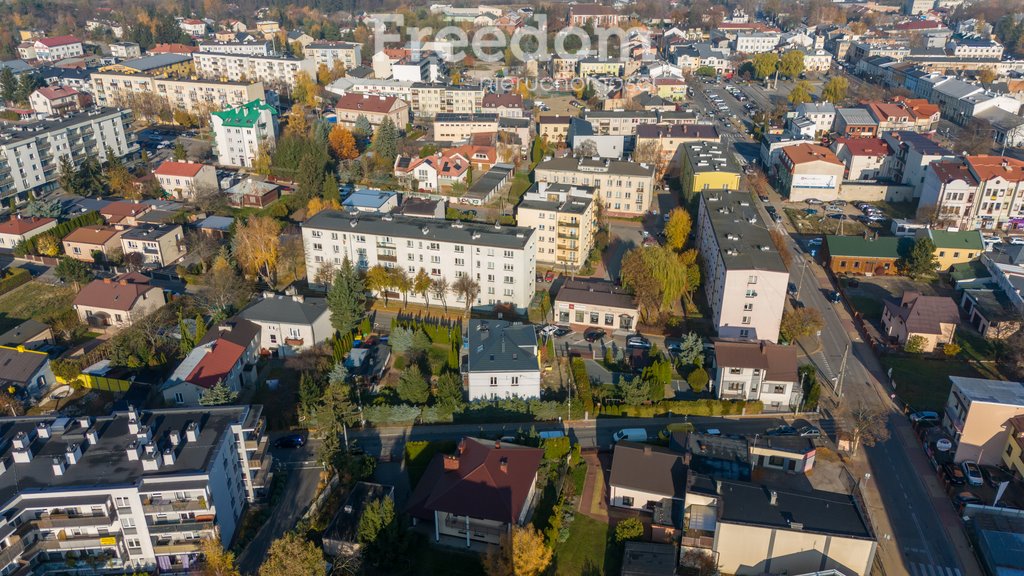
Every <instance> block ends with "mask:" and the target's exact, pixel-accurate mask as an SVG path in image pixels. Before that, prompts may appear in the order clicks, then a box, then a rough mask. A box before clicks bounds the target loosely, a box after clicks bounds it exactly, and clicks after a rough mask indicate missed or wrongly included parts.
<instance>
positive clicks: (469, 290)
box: [452, 274, 480, 318]
mask: <svg viewBox="0 0 1024 576" xmlns="http://www.w3.org/2000/svg"><path fill="white" fill-rule="evenodd" d="M452 290H453V291H454V292H455V294H456V295H458V296H459V297H460V298H462V299H463V301H464V302H465V303H466V317H467V318H468V317H469V311H470V310H472V309H473V303H474V302H476V297H477V296H479V295H480V284H479V283H477V281H476V280H473V279H472V278H470V276H469V274H463V275H462V276H459V277H458V278H456V279H455V283H454V284H452Z"/></svg>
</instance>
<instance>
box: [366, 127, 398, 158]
mask: <svg viewBox="0 0 1024 576" xmlns="http://www.w3.org/2000/svg"><path fill="white" fill-rule="evenodd" d="M372 146H373V151H374V153H375V154H376V155H377V168H378V169H380V170H391V169H392V167H394V165H395V157H396V156H398V128H397V127H395V123H394V122H392V120H391V117H390V116H388V117H386V118H384V121H383V122H381V123H380V126H378V127H377V131H376V132H375V133H374V134H373V144H372Z"/></svg>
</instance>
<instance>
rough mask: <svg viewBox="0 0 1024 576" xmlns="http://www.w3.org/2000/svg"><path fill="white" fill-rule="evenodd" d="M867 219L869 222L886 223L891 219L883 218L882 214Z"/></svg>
mask: <svg viewBox="0 0 1024 576" xmlns="http://www.w3.org/2000/svg"><path fill="white" fill-rule="evenodd" d="M867 219H868V222H885V221H886V220H888V219H889V217H888V216H883V215H881V214H871V215H870V216H868V217H867Z"/></svg>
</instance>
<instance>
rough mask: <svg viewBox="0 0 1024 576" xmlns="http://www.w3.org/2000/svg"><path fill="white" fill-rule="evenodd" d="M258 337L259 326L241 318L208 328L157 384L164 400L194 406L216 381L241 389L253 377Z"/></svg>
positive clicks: (228, 386) (231, 388)
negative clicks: (168, 376) (183, 357)
mask: <svg viewBox="0 0 1024 576" xmlns="http://www.w3.org/2000/svg"><path fill="white" fill-rule="evenodd" d="M259 341H260V327H259V326H258V325H257V324H254V323H252V322H249V321H248V320H245V319H242V318H236V319H234V320H230V321H228V322H225V323H223V324H221V325H219V326H217V327H215V328H213V329H211V330H210V331H209V332H207V334H206V336H204V337H203V339H202V340H201V341H200V342H199V344H197V345H196V347H195V348H193V349H192V351H191V352H189V353H188V355H187V356H185V359H184V360H182V361H181V363H180V364H178V367H177V368H175V369H174V372H173V373H172V374H171V376H170V378H168V379H167V381H166V382H164V384H163V386H161V387H160V392H161V394H162V395H163V397H164V400H165V401H167V402H168V403H171V402H173V403H174V404H177V405H185V406H196V405H198V404H199V403H200V401H201V400H202V398H203V395H204V394H206V392H207V391H209V390H210V389H211V388H213V387H214V386H216V385H217V384H223V385H224V386H226V387H227V388H228V389H230V390H231V391H232V392H238V391H240V390H241V389H242V386H243V385H246V384H250V383H252V382H253V381H255V379H256V370H255V366H256V354H257V352H258V350H259Z"/></svg>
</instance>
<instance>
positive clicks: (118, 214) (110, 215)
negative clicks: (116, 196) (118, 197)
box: [100, 201, 153, 226]
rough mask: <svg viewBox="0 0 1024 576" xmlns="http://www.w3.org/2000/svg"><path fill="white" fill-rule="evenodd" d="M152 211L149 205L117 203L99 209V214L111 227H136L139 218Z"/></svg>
mask: <svg viewBox="0 0 1024 576" xmlns="http://www.w3.org/2000/svg"><path fill="white" fill-rule="evenodd" d="M152 209H153V206H152V205H150V204H142V203H140V202H127V201H117V202H111V203H110V204H107V205H106V206H104V207H102V208H100V214H102V215H103V218H104V219H105V220H106V221H107V224H110V225H111V226H114V225H120V226H138V225H139V217H140V216H142V215H143V214H145V213H147V212H149V211H150V210H152Z"/></svg>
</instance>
